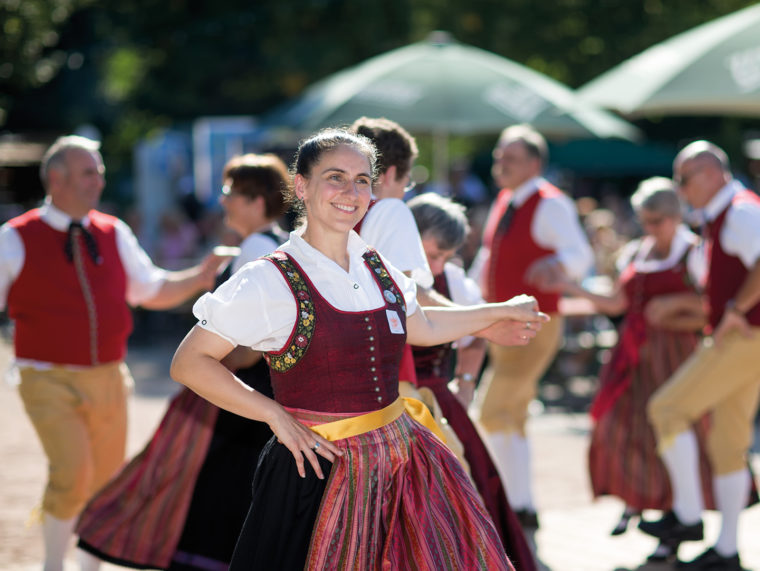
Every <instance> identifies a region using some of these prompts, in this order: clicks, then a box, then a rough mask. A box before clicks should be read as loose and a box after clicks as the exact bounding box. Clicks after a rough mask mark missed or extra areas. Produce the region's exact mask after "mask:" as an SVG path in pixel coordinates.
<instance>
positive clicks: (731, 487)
mask: <svg viewBox="0 0 760 571" xmlns="http://www.w3.org/2000/svg"><path fill="white" fill-rule="evenodd" d="M749 478H750V476H749V470H746V469H743V470H737V471H736V472H731V473H730V474H724V475H722V476H715V478H714V479H713V491H714V492H715V503H716V504H717V507H718V511H720V515H721V520H722V522H721V527H720V535H719V536H718V541H717V542H716V543H715V551H717V552H718V553H720V554H721V555H723V556H724V557H728V556H731V555H734V554H736V553H737V551H738V547H737V536H738V534H739V531H738V528H739V514H740V513H741V511H742V510H743V509H744V508H745V507H746V505H747V497H748V496H749V489H750V480H749Z"/></svg>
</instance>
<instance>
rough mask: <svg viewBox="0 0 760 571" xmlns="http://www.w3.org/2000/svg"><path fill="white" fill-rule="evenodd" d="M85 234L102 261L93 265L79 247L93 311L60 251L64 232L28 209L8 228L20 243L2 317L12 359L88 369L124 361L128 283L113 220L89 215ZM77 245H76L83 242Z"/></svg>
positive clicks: (128, 327)
mask: <svg viewBox="0 0 760 571" xmlns="http://www.w3.org/2000/svg"><path fill="white" fill-rule="evenodd" d="M89 216H90V221H91V224H90V226H89V228H88V230H89V231H90V232H91V233H92V235H93V237H94V238H95V241H96V242H97V244H98V248H99V250H100V254H101V257H102V259H103V261H102V263H101V264H100V265H96V264H95V263H94V262H93V261H92V259H91V258H90V256H89V255H87V252H86V251H84V248H82V250H83V256H82V258H83V260H84V269H85V274H86V278H87V281H88V282H89V286H90V287H89V289H90V291H91V292H92V296H93V300H94V307H91V308H88V307H87V300H86V298H85V295H84V293H83V290H82V286H81V285H80V282H79V278H78V276H77V272H76V267H75V265H74V263H73V262H70V261H69V260H68V259H67V258H66V256H65V254H64V245H65V241H66V234H67V233H66V232H61V231H58V230H55V229H53V228H52V227H50V226H49V225H48V224H46V223H45V222H43V221H42V220H41V219H40V213H39V210H38V209H34V210H30V211H29V212H27V213H26V214H23V215H21V216H19V217H17V218H14V219H13V220H10V221H9V222H8V224H10V225H11V226H12V227H14V228H15V229H16V231H18V233H19V236H20V237H21V240H22V242H23V244H24V260H25V261H24V265H23V267H22V268H21V272H20V273H19V275H18V277H17V278H16V280H15V281H14V282H13V285H11V288H10V291H9V292H8V316H9V317H10V318H11V319H13V320H14V321H15V337H14V343H15V349H16V357H18V358H20V359H32V360H36V361H45V362H49V363H58V364H63V365H83V366H93V365H97V364H99V363H109V362H112V361H119V360H121V359H123V358H124V355H125V353H126V347H127V337H128V336H129V333H130V332H131V331H132V314H131V312H130V310H129V307H127V303H126V288H127V278H126V274H125V272H124V268H123V266H122V264H121V258H120V257H119V252H118V249H117V247H116V228H115V227H114V223H115V221H116V219H115V218H114V217H112V216H109V215H107V214H103V213H100V212H97V211H95V210H92V211H90V213H89ZM82 246H83V244H82Z"/></svg>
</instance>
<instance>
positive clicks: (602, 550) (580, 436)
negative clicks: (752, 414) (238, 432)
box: [0, 339, 760, 571]
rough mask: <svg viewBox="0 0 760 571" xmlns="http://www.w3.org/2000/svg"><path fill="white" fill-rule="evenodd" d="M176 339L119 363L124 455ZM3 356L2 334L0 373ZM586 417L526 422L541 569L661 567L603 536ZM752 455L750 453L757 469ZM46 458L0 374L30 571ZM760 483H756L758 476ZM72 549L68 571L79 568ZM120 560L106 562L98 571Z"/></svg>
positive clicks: (11, 561) (133, 448) (10, 531)
mask: <svg viewBox="0 0 760 571" xmlns="http://www.w3.org/2000/svg"><path fill="white" fill-rule="evenodd" d="M175 347H176V340H175V339H164V340H163V341H159V342H157V343H155V344H152V345H150V346H143V347H138V348H131V349H130V353H129V357H128V359H127V362H128V364H129V366H130V369H131V371H132V375H133V376H134V378H135V394H134V396H133V398H132V400H131V402H130V427H129V442H128V454H129V456H130V457H131V456H132V455H134V454H135V453H136V452H138V451H139V450H140V449H141V448H142V447H143V446H144V444H145V442H146V441H147V440H148V438H149V437H150V435H151V434H152V433H153V431H154V429H155V427H156V426H157V424H158V422H159V420H160V419H161V416H162V414H163V412H164V410H165V407H166V403H167V399H168V397H169V396H170V395H171V394H173V393H174V391H176V390H177V389H178V387H177V385H176V384H175V383H173V382H172V381H171V380H169V379H168V367H169V359H170V358H171V354H172V352H173V349H174V348H175ZM9 358H10V351H9V348H8V346H7V343H2V342H0V375H1V374H2V371H4V370H5V369H6V364H7V363H8V361H9ZM589 427H590V423H589V419H588V416H587V415H585V414H577V413H576V414H562V413H559V414H557V413H551V414H549V413H546V412H544V413H542V412H541V411H540V409H539V410H537V411H536V414H535V415H534V417H533V418H532V420H531V423H530V425H529V432H530V437H531V440H532V442H533V458H534V482H535V493H536V497H537V502H538V508H539V513H540V517H541V528H540V529H539V530H538V532H536V533H535V534H532V535H530V536H529V539H530V540H531V542H532V545H533V547H534V550H535V552H536V553H537V556H538V559H539V562H540V569H541V571H645V570H647V571H664V570H665V569H669V567H668V566H662V565H660V566H657V565H651V564H647V563H645V559H646V556H647V554H649V553H650V552H651V551H652V550H653V548H654V545H655V543H654V540H653V539H652V538H649V537H647V536H645V535H643V534H642V533H641V532H639V531H638V530H636V529H633V530H630V531H629V532H628V533H626V534H625V535H623V536H620V537H615V538H613V537H610V535H609V531H610V529H611V528H612V526H613V525H614V523H615V522H616V521H617V518H618V516H619V514H620V510H621V509H622V505H621V503H620V502H619V501H618V500H615V499H611V498H609V499H602V500H597V501H594V500H592V498H591V494H590V490H589V486H588V481H587V476H586V465H585V461H586V447H587V442H588V431H589ZM758 460H760V456H758V455H757V454H755V455H754V465H755V469H756V474H759V473H760V462H759V461H758ZM45 470H46V466H45V459H44V455H43V453H42V449H41V447H40V445H39V443H38V441H37V437H36V435H35V433H34V430H33V428H32V426H31V424H30V422H29V420H28V418H27V417H26V414H25V413H24V410H23V406H22V404H21V400H20V398H19V396H18V392H17V390H16V388H15V387H12V386H9V384H8V383H7V382H3V381H2V380H0V569H1V570H3V571H32V570H37V569H40V568H41V565H40V562H41V560H42V541H41V537H40V528H39V526H38V525H28V524H27V521H28V520H29V516H30V513H31V511H32V509H33V508H34V506H35V505H37V503H38V502H39V498H40V496H41V491H42V489H43V486H44V483H45V479H46V474H45ZM758 483H760V482H758ZM705 525H706V535H707V538H708V539H709V540H713V541H714V539H715V537H716V536H717V530H718V526H719V520H718V516H717V515H716V514H714V513H708V514H707V515H706V519H705ZM758 538H760V507H758V506H755V507H753V508H751V509H749V510H746V511H745V512H744V514H743V515H742V522H741V536H740V552H741V553H742V557H743V563H744V566H745V567H746V568H747V569H750V570H753V571H760V541H759V540H758ZM707 545H709V544H708V543H705V542H694V543H690V544H685V545H684V547H682V548H681V549H682V551H681V555H682V556H684V557H687V558H690V557H693V556H695V555H697V554H698V553H699V552H700V551H701V550H702V549H704V548H705V547H706V546H707ZM73 551H74V550H70V555H69V560H68V561H67V570H66V571H75V570H76V569H78V566H77V565H76V563H75V559H74V554H73ZM120 569H122V568H119V567H116V566H113V565H104V566H103V571H119V570H120Z"/></svg>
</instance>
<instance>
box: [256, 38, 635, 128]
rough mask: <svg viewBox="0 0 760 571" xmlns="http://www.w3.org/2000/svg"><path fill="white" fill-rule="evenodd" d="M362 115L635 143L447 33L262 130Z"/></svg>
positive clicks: (300, 104)
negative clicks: (519, 127) (522, 126)
mask: <svg viewBox="0 0 760 571" xmlns="http://www.w3.org/2000/svg"><path fill="white" fill-rule="evenodd" d="M362 115H366V116H370V117H387V118H388V119H391V120H394V121H396V122H398V123H400V124H401V125H403V126H404V127H405V128H406V129H408V130H409V131H412V132H416V133H420V132H427V133H444V134H448V133H454V134H475V133H496V132H499V131H500V130H501V129H503V128H504V127H506V126H508V125H511V124H515V123H530V124H532V125H533V126H534V127H535V128H536V129H538V130H539V131H541V132H542V133H543V134H544V135H545V136H547V137H549V138H579V137H621V138H626V139H631V138H635V137H637V136H638V132H637V130H636V129H635V128H634V127H633V126H632V125H630V124H629V123H627V122H625V121H623V120H621V119H619V118H618V117H616V116H614V115H612V114H611V113H608V112H606V111H603V110H600V109H598V108H595V107H594V106H591V105H589V104H587V103H585V102H583V101H580V100H579V98H578V97H577V96H576V95H575V93H574V92H573V91H572V90H570V89H569V88H567V87H565V86H564V85H562V84H560V83H558V82H557V81H554V80H553V79H550V78H549V77H547V76H545V75H542V74H540V73H538V72H536V71H533V70H531V69H529V68H527V67H525V66H522V65H519V64H517V63H515V62H513V61H511V60H509V59H507V58H504V57H501V56H498V55H496V54H493V53H490V52H487V51H484V50H481V49H478V48H474V47H471V46H466V45H463V44H460V43H457V42H453V41H451V39H450V38H449V36H448V34H446V33H444V32H437V33H434V34H433V35H431V37H430V38H429V39H428V40H427V41H424V42H419V43H415V44H411V45H409V46H406V47H403V48H399V49H396V50H392V51H389V52H386V53H384V54H382V55H379V56H376V57H373V58H370V59H368V60H366V61H365V62H363V63H361V64H359V65H356V66H354V67H351V68H348V69H346V70H344V71H341V72H338V73H335V74H334V75H331V76H329V77H327V78H325V79H323V80H322V81H320V82H318V83H316V84H314V85H313V86H312V87H310V88H308V89H307V90H306V91H305V92H304V93H303V95H302V96H301V97H299V98H298V99H296V100H294V101H292V102H290V103H288V104H286V105H285V106H284V107H283V108H280V109H277V110H275V111H274V112H273V113H272V114H271V115H269V116H268V117H265V118H264V124H265V125H269V126H284V127H289V128H292V129H296V130H298V131H301V132H311V131H314V130H315V129H319V128H321V127H325V126H336V125H345V124H350V123H352V122H353V121H354V120H355V119H357V118H358V117H361V116H362Z"/></svg>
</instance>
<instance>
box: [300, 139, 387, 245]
mask: <svg viewBox="0 0 760 571" xmlns="http://www.w3.org/2000/svg"><path fill="white" fill-rule="evenodd" d="M294 182H295V191H296V196H297V197H298V198H300V199H301V200H303V202H304V205H305V207H306V220H307V225H308V228H309V232H310V233H311V232H314V231H326V232H336V233H343V234H345V233H348V231H349V230H351V229H352V228H353V227H354V226H356V224H357V223H358V222H359V220H361V219H362V217H363V216H364V214H365V213H366V212H367V207H368V206H369V201H370V196H371V193H372V174H371V169H370V162H369V159H368V158H367V157H366V156H365V155H364V154H363V153H361V152H360V151H358V150H356V149H354V148H352V147H350V146H347V145H340V146H338V147H336V148H335V149H333V150H332V151H328V152H325V153H324V154H323V155H322V156H321V158H320V159H319V161H318V162H316V163H315V164H314V165H313V166H312V168H311V173H309V175H308V178H307V177H305V176H303V175H300V174H299V175H296V177H295V181H294Z"/></svg>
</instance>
